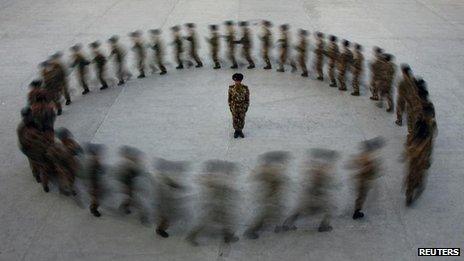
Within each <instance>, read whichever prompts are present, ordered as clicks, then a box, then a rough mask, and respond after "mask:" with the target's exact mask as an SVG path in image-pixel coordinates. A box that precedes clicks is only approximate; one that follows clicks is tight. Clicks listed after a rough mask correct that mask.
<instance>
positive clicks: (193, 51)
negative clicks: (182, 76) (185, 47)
mask: <svg viewBox="0 0 464 261" xmlns="http://www.w3.org/2000/svg"><path fill="white" fill-rule="evenodd" d="M185 26H186V27H187V31H188V36H187V37H185V38H184V39H185V40H187V41H189V42H190V52H189V54H190V58H192V59H193V60H194V61H195V62H196V63H197V65H196V66H195V67H197V68H200V67H203V63H202V62H201V60H200V57H199V56H198V39H197V35H196V32H195V24H193V23H187V24H185Z"/></svg>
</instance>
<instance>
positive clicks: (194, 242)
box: [185, 224, 206, 246]
mask: <svg viewBox="0 0 464 261" xmlns="http://www.w3.org/2000/svg"><path fill="white" fill-rule="evenodd" d="M205 228H206V224H199V225H197V226H196V227H195V228H193V229H192V231H190V233H189V234H188V235H187V237H186V238H185V239H186V240H187V241H189V242H190V244H192V245H194V246H198V242H197V240H196V239H197V237H198V235H200V233H201V232H202V231H203V230H204V229H205Z"/></svg>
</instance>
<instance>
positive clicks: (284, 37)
mask: <svg viewBox="0 0 464 261" xmlns="http://www.w3.org/2000/svg"><path fill="white" fill-rule="evenodd" d="M277 43H278V44H279V68H278V69H277V71H278V72H284V71H285V68H284V66H285V63H286V62H287V59H288V54H289V46H290V39H289V36H288V25H285V24H284V25H281V26H280V39H279V40H277Z"/></svg>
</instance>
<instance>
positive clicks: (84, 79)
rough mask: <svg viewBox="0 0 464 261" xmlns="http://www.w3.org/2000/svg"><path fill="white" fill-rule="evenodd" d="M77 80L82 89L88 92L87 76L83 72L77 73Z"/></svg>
mask: <svg viewBox="0 0 464 261" xmlns="http://www.w3.org/2000/svg"><path fill="white" fill-rule="evenodd" d="M77 78H78V80H79V83H80V84H81V87H82V89H84V90H88V89H89V86H88V85H87V74H86V73H85V72H78V74H77Z"/></svg>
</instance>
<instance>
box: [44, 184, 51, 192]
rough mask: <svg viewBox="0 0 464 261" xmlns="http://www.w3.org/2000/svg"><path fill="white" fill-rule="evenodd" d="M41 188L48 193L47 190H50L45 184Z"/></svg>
mask: <svg viewBox="0 0 464 261" xmlns="http://www.w3.org/2000/svg"><path fill="white" fill-rule="evenodd" d="M43 190H44V191H45V192H46V193H48V192H49V191H50V188H48V186H47V185H45V186H43Z"/></svg>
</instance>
